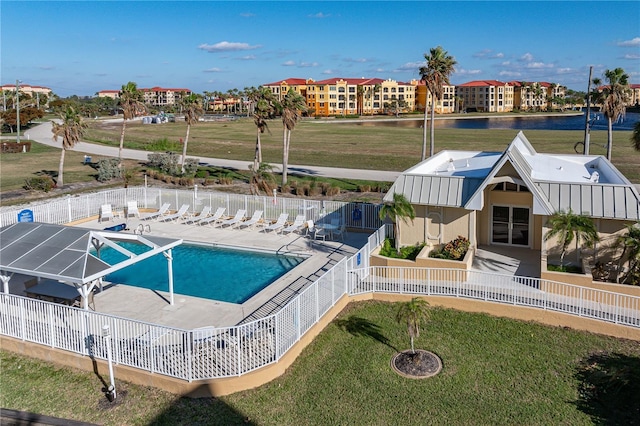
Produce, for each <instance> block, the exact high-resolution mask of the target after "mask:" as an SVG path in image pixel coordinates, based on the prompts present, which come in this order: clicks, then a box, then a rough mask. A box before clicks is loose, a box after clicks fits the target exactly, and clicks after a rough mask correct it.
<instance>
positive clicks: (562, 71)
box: [556, 68, 574, 74]
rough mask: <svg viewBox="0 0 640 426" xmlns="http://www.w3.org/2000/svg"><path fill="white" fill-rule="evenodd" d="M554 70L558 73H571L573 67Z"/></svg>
mask: <svg viewBox="0 0 640 426" xmlns="http://www.w3.org/2000/svg"><path fill="white" fill-rule="evenodd" d="M556 72H557V73H558V74H571V73H573V72H574V71H573V68H558V69H557V70H556Z"/></svg>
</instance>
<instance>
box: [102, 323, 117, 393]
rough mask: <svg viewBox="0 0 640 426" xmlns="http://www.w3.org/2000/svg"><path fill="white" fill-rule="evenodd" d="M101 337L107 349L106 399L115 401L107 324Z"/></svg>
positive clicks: (114, 385)
mask: <svg viewBox="0 0 640 426" xmlns="http://www.w3.org/2000/svg"><path fill="white" fill-rule="evenodd" d="M102 337H104V343H105V346H106V347H107V361H108V363H109V383H110V385H109V387H108V388H107V399H108V400H109V401H110V402H113V401H115V399H116V384H115V381H114V378H113V359H112V358H111V330H110V329H109V324H105V325H103V326H102Z"/></svg>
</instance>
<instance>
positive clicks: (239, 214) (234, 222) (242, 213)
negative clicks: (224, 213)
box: [220, 209, 247, 228]
mask: <svg viewBox="0 0 640 426" xmlns="http://www.w3.org/2000/svg"><path fill="white" fill-rule="evenodd" d="M246 214H247V211H246V210H244V209H240V210H238V211H237V212H236V215H235V216H234V217H232V218H231V219H227V220H223V221H222V222H220V227H221V228H224V227H225V226H228V227H230V228H233V226H234V225H237V224H238V223H240V222H242V221H243V220H244V217H245V215H246Z"/></svg>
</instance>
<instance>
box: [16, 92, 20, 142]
mask: <svg viewBox="0 0 640 426" xmlns="http://www.w3.org/2000/svg"><path fill="white" fill-rule="evenodd" d="M16 125H17V129H18V132H17V134H16V142H18V143H20V80H16Z"/></svg>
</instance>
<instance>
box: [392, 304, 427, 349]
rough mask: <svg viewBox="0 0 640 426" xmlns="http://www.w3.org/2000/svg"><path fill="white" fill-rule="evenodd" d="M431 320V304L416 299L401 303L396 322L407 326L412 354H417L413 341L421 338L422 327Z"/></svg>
mask: <svg viewBox="0 0 640 426" xmlns="http://www.w3.org/2000/svg"><path fill="white" fill-rule="evenodd" d="M428 319H429V302H427V301H426V300H424V299H421V298H419V297H414V298H413V299H411V301H409V302H405V303H401V304H400V307H399V308H398V312H397V313H396V321H397V322H398V323H399V324H402V323H404V324H406V325H407V332H408V333H409V339H411V353H414V354H415V353H416V350H415V348H414V346H413V339H414V338H416V337H420V326H421V325H422V324H423V323H425V322H426V321H427V320H428Z"/></svg>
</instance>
